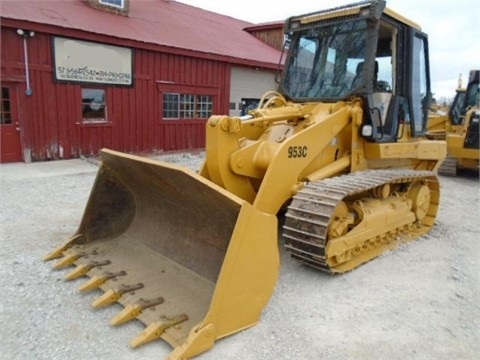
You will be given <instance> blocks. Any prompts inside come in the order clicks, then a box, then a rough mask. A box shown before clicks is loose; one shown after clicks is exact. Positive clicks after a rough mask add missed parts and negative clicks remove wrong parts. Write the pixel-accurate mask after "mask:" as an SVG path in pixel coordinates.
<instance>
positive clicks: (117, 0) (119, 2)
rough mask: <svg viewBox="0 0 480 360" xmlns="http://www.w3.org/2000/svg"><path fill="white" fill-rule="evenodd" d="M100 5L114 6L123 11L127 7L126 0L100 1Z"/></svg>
mask: <svg viewBox="0 0 480 360" xmlns="http://www.w3.org/2000/svg"><path fill="white" fill-rule="evenodd" d="M100 4H103V5H107V6H113V7H116V8H118V9H123V8H124V7H125V1H124V0H100Z"/></svg>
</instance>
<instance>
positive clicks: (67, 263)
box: [53, 254, 85, 269]
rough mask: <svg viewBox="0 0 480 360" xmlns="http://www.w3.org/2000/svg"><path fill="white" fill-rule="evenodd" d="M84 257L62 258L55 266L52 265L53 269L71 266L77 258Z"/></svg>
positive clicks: (71, 256) (70, 255) (68, 256)
mask: <svg viewBox="0 0 480 360" xmlns="http://www.w3.org/2000/svg"><path fill="white" fill-rule="evenodd" d="M82 256H85V254H69V255H66V256H64V257H63V258H62V259H60V260H58V261H57V262H56V263H55V265H53V268H54V269H62V268H65V267H67V266H70V265H72V264H73V263H74V262H75V261H76V260H77V259H78V258H80V257H82Z"/></svg>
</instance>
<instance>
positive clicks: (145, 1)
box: [0, 0, 283, 162]
mask: <svg viewBox="0 0 480 360" xmlns="http://www.w3.org/2000/svg"><path fill="white" fill-rule="evenodd" d="M0 20H1V108H0V120H1V122H0V130H1V138H0V147H1V149H0V155H1V156H0V162H15V161H26V162H29V161H38V160H48V159H61V158H66V159H67V158H75V157H79V156H81V155H86V156H88V155H95V154H98V152H99V150H100V149H101V148H103V147H108V148H111V149H115V150H119V151H123V152H132V153H141V152H152V151H156V150H166V151H170V150H184V149H196V148H203V147H204V146H205V140H204V134H205V122H206V120H207V119H208V117H209V116H210V115H212V114H229V113H230V114H231V115H237V114H238V111H239V107H240V102H241V98H252V97H253V98H258V97H260V96H261V95H262V94H263V93H264V92H265V91H267V90H274V89H275V83H274V75H275V72H276V71H277V70H278V67H279V65H278V62H279V59H280V48H281V46H282V44H281V43H282V41H283V38H282V37H281V31H282V24H281V23H277V24H268V25H265V26H264V27H262V26H259V25H255V26H254V25H253V24H251V23H248V22H245V21H241V20H237V19H234V18H231V17H228V16H223V15H219V14H216V13H212V12H209V11H205V10H202V9H199V8H196V7H192V6H189V5H185V4H182V3H179V2H176V1H167V0H130V1H129V0H71V1H64V0H62V1H58V0H37V1H4V2H2V4H1V7H0Z"/></svg>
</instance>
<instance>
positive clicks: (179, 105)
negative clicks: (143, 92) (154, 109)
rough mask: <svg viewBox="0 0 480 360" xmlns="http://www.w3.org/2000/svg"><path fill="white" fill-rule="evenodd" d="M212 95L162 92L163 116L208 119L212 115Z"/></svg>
mask: <svg viewBox="0 0 480 360" xmlns="http://www.w3.org/2000/svg"><path fill="white" fill-rule="evenodd" d="M212 110H213V97H212V96H210V95H197V94H179V93H164V94H163V118H164V119H168V120H174V119H208V118H209V117H210V116H211V115H212Z"/></svg>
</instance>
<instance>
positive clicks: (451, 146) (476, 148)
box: [427, 70, 480, 176]
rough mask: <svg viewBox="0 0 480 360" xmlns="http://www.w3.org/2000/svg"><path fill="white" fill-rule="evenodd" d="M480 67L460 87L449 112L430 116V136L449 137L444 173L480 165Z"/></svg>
mask: <svg viewBox="0 0 480 360" xmlns="http://www.w3.org/2000/svg"><path fill="white" fill-rule="evenodd" d="M479 79H480V70H471V71H470V74H469V78H468V84H467V88H461V85H460V84H459V88H458V89H457V90H456V94H455V98H454V100H453V103H452V105H451V107H450V109H449V110H448V113H446V114H432V115H431V116H429V120H428V125H427V130H428V132H427V136H428V137H429V138H431V139H437V140H446V141H447V158H446V159H445V161H444V162H443V163H442V165H441V166H440V168H439V169H438V173H439V174H441V175H450V176H456V175H457V170H459V169H470V170H476V171H478V169H479V161H480V143H479V134H480V131H479V121H480V90H479V83H480V81H479Z"/></svg>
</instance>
